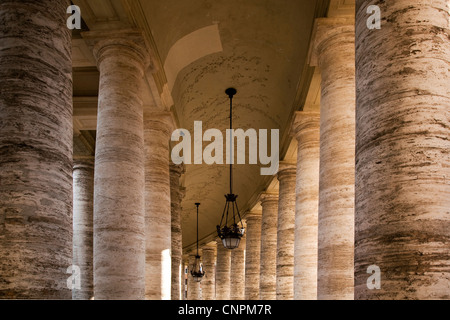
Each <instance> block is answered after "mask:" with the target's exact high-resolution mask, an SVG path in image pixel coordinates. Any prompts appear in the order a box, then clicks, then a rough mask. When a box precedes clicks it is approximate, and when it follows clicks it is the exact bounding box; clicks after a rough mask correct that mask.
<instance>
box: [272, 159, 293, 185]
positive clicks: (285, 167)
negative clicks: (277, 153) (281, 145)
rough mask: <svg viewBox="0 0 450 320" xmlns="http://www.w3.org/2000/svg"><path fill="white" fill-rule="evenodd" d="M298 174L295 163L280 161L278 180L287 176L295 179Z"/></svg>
mask: <svg viewBox="0 0 450 320" xmlns="http://www.w3.org/2000/svg"><path fill="white" fill-rule="evenodd" d="M296 174H297V165H296V164H295V163H289V162H283V161H282V162H280V168H279V170H278V175H277V176H278V181H281V180H283V179H286V178H292V179H295V176H296Z"/></svg>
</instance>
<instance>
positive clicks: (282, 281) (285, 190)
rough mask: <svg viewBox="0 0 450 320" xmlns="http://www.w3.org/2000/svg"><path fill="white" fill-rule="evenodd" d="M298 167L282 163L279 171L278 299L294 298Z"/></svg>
mask: <svg viewBox="0 0 450 320" xmlns="http://www.w3.org/2000/svg"><path fill="white" fill-rule="evenodd" d="M296 173H297V167H296V166H295V165H294V164H290V163H283V162H282V163H280V170H279V171H278V181H279V198H278V227H277V289H276V290H277V300H293V299H294V236H295V235H294V228H295V184H296Z"/></svg>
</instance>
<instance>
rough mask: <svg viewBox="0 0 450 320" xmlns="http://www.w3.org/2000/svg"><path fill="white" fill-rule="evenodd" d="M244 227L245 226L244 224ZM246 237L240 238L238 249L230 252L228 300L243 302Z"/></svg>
mask: <svg viewBox="0 0 450 320" xmlns="http://www.w3.org/2000/svg"><path fill="white" fill-rule="evenodd" d="M244 226H245V224H244ZM246 238H247V235H246V234H244V236H243V237H242V238H241V243H240V244H239V247H238V248H236V249H233V250H231V274H232V276H231V279H230V283H231V285H230V288H231V289H230V300H245V247H246Z"/></svg>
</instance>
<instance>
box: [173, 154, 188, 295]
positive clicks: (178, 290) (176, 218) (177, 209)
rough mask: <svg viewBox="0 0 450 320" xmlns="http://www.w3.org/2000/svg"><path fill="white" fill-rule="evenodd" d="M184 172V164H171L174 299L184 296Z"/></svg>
mask: <svg viewBox="0 0 450 320" xmlns="http://www.w3.org/2000/svg"><path fill="white" fill-rule="evenodd" d="M183 173H184V167H183V166H182V165H175V164H173V163H171V164H170V203H171V225H172V227H171V230H172V232H171V234H172V290H171V297H172V300H181V297H182V291H183V290H182V287H181V282H182V269H183V268H182V261H181V260H182V258H183V257H182V256H183V243H182V240H183V239H182V232H181V201H182V200H183V198H184V195H185V192H186V190H185V188H183V187H181V186H180V178H181V175H182V174H183Z"/></svg>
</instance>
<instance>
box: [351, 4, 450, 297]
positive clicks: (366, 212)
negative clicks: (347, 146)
mask: <svg viewBox="0 0 450 320" xmlns="http://www.w3.org/2000/svg"><path fill="white" fill-rule="evenodd" d="M369 4H375V5H378V6H379V7H380V9H381V12H382V17H383V20H382V24H381V29H380V30H376V29H374V30H369V29H368V28H367V26H366V21H367V18H366V14H365V13H364V12H365V11H366V7H367V6H368V5H369ZM449 21H450V20H449V2H448V1H445V0H438V1H418V2H414V3H411V2H409V1H405V0H398V1H395V2H391V1H387V2H383V1H374V2H369V1H357V21H356V34H357V42H356V57H357V61H358V65H357V77H356V83H357V144H356V164H357V166H356V223H355V226H356V239H355V298H356V299H364V300H365V299H377V300H378V299H381V300H384V299H388V300H389V299H411V300H414V299H433V300H434V299H449V290H450V246H449V244H450V213H449V208H450V179H449V177H450V140H449V136H450V90H449V84H450V72H449V63H450V58H449V57H450V40H449V37H448V36H449V28H450V26H449ZM371 266H377V267H378V268H379V271H381V274H380V280H381V283H379V284H380V289H373V290H369V288H368V286H367V280H368V278H369V277H370V276H371V274H370V273H369V274H368V272H376V268H370V270H369V271H368V269H369V267H371ZM375 278H376V277H375ZM371 284H376V281H373V282H372V283H371Z"/></svg>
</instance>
